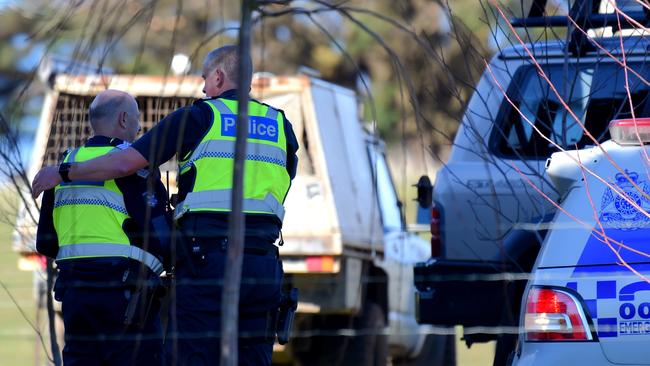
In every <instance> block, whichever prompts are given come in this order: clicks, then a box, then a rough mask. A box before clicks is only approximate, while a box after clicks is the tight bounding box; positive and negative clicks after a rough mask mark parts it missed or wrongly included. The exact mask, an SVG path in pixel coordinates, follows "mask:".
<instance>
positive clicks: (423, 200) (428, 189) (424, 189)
mask: <svg viewBox="0 0 650 366" xmlns="http://www.w3.org/2000/svg"><path fill="white" fill-rule="evenodd" d="M415 186H416V187H418V197H417V198H416V201H418V204H419V205H420V207H421V208H429V207H431V203H432V201H433V185H431V180H430V179H429V177H428V176H426V175H423V176H421V177H420V180H418V184H416V185H415Z"/></svg>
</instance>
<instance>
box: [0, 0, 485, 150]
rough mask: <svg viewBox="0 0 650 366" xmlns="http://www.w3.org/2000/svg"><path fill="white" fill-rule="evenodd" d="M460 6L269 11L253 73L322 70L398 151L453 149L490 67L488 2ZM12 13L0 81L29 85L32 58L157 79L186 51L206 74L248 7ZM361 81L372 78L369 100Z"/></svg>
mask: <svg viewBox="0 0 650 366" xmlns="http://www.w3.org/2000/svg"><path fill="white" fill-rule="evenodd" d="M451 3H452V4H449V3H445V2H442V1H431V0H400V1H391V0H375V1H368V0H349V1H339V2H334V1H313V0H312V1H308V0H301V1H298V0H296V1H290V2H286V3H285V4H276V5H264V6H263V7H262V8H261V9H262V11H263V12H264V14H262V13H260V12H255V13H254V17H255V19H256V22H255V23H254V24H255V25H254V29H253V35H254V42H253V44H254V50H253V55H254V59H255V67H256V69H257V70H264V71H269V72H273V73H276V74H291V73H295V72H296V71H297V70H298V69H299V68H300V67H301V66H307V67H309V68H312V69H314V70H317V71H318V72H319V73H320V74H321V76H322V77H323V78H325V79H327V80H330V81H334V82H336V83H338V84H341V85H344V86H347V87H350V88H353V89H356V90H359V91H360V94H361V95H363V96H364V98H365V102H366V103H365V106H366V107H365V109H364V110H365V118H366V120H368V121H371V120H375V121H376V123H377V126H378V128H379V132H380V134H381V135H382V137H384V138H385V139H387V140H388V141H389V143H390V142H397V141H405V140H410V139H413V138H415V137H418V138H419V139H420V140H421V141H422V142H424V143H425V144H427V145H429V144H431V147H432V148H433V150H438V149H440V148H441V147H444V146H445V145H449V144H450V143H451V139H452V137H453V134H454V133H455V130H456V128H457V125H458V122H459V119H460V118H461V115H462V112H463V110H464V103H465V102H466V101H467V98H468V96H469V95H470V94H471V90H472V87H473V85H474V84H475V82H476V80H477V79H478V77H479V76H480V74H481V71H482V69H483V65H484V62H483V60H484V59H485V58H487V57H490V51H489V50H488V49H487V48H486V47H485V44H486V43H487V38H488V37H489V35H490V34H489V26H488V23H489V22H490V20H489V19H487V20H486V15H485V12H484V10H483V8H482V6H484V5H485V4H484V3H483V2H477V1H476V0H455V1H453V2H451ZM9 4H10V5H8V6H5V8H3V9H0V21H1V22H2V24H3V29H2V30H1V31H0V39H2V42H1V43H0V51H2V52H1V53H0V75H2V74H8V75H12V76H13V77H18V78H23V79H29V78H31V77H32V76H33V74H32V71H33V70H34V66H36V64H37V62H34V61H32V63H31V67H32V69H26V68H25V64H29V63H28V62H27V63H26V61H25V60H26V59H27V60H29V58H30V57H31V58H34V56H33V53H34V52H41V53H42V54H47V55H59V56H63V57H65V58H69V59H73V60H76V61H80V62H84V63H88V64H91V65H98V66H105V67H109V68H111V69H112V70H113V71H114V72H116V73H142V74H156V75H165V74H169V73H170V68H169V65H170V61H171V58H172V57H173V55H174V54H176V53H184V54H187V55H190V56H191V59H192V70H193V72H197V73H198V72H200V66H201V65H200V62H201V59H202V58H203V56H204V55H205V53H206V52H208V51H209V50H210V49H212V48H214V47H217V46H219V45H222V44H226V43H233V42H236V39H237V38H236V37H237V27H238V18H239V14H238V10H239V9H238V8H239V2H233V1H227V0H203V1H181V0H139V1H135V0H88V1H81V0H57V1H44V0H26V1H23V2H9ZM334 6H340V7H339V9H333V7H334ZM262 15H263V16H262ZM27 56H29V57H27ZM37 61H38V60H37ZM21 65H22V66H21ZM21 67H22V70H21ZM16 70H19V71H20V72H18V73H15V72H13V71H16ZM360 75H365V76H366V79H365V80H367V81H368V85H369V86H370V89H371V90H370V91H371V93H370V94H367V93H365V91H364V87H363V85H362V83H360V82H359V81H360V80H361V79H360Z"/></svg>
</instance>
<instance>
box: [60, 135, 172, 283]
mask: <svg viewBox="0 0 650 366" xmlns="http://www.w3.org/2000/svg"><path fill="white" fill-rule="evenodd" d="M113 149H115V147H113V146H93V147H85V146H84V147H80V148H78V149H76V150H73V151H72V152H70V153H69V154H68V155H67V156H66V157H65V159H64V162H68V163H75V162H82V161H86V160H90V159H93V158H96V157H99V156H101V155H104V154H107V153H109V152H110V151H112V150H113ZM128 218H129V214H128V212H127V211H126V206H125V205H124V196H123V195H122V192H121V191H120V189H119V188H118V187H117V184H116V183H115V180H107V181H104V182H81V181H72V182H70V183H61V184H59V185H58V186H56V187H55V189H54V213H53V219H54V229H55V230H56V234H57V238H58V241H59V253H58V255H57V257H56V259H57V261H63V260H69V259H77V258H99V257H125V258H131V259H135V260H137V261H140V262H142V263H144V264H145V265H146V266H147V267H149V268H150V269H151V270H152V271H153V272H154V273H156V274H160V273H161V272H162V269H163V266H162V263H161V262H160V261H159V260H158V258H156V257H155V256H154V255H152V254H151V253H148V252H146V251H145V250H143V249H141V248H138V247H136V246H133V245H131V243H130V241H129V238H128V237H127V235H126V233H125V232H124V230H123V229H122V224H123V223H124V221H125V220H126V219H128Z"/></svg>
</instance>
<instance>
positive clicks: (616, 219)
mask: <svg viewBox="0 0 650 366" xmlns="http://www.w3.org/2000/svg"><path fill="white" fill-rule="evenodd" d="M625 173H626V174H622V173H618V174H616V182H614V184H616V186H618V188H619V189H620V190H621V191H623V193H624V194H625V196H626V197H622V196H621V195H620V194H616V193H614V192H613V191H612V189H611V188H609V187H607V189H606V190H605V193H604V194H603V197H602V201H601V206H600V207H601V212H600V221H601V223H602V224H603V226H605V227H607V228H615V229H621V230H637V229H640V228H643V227H647V226H649V225H650V218H648V216H647V212H650V199H648V197H649V196H648V194H649V193H650V185H649V184H648V182H647V181H639V174H638V173H636V172H628V171H627V170H626V171H625ZM635 185H636V186H637V187H639V188H641V189H642V190H643V193H642V192H639V191H638V190H637V188H636V187H635ZM629 201H632V202H634V203H635V204H636V205H637V206H639V207H641V208H642V209H643V210H644V211H645V213H644V212H641V211H639V210H638V209H637V208H636V207H634V206H633V205H632V204H631V203H630V202H629Z"/></svg>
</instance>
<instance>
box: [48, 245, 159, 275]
mask: <svg viewBox="0 0 650 366" xmlns="http://www.w3.org/2000/svg"><path fill="white" fill-rule="evenodd" d="M89 257H90V258H92V257H126V258H131V259H135V260H136V261H138V262H141V263H143V264H144V265H145V266H147V267H149V269H151V270H152V271H153V272H154V273H155V274H157V275H159V274H161V273H162V271H163V265H162V263H161V262H160V261H159V260H158V258H156V257H155V256H154V255H153V254H151V253H149V252H147V251H145V250H143V249H140V248H138V247H136V246H134V245H128V244H106V243H101V244H95V243H80V244H69V245H65V246H62V247H61V248H59V253H58V254H57V256H56V260H66V259H74V258H89Z"/></svg>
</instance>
